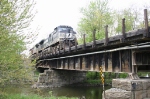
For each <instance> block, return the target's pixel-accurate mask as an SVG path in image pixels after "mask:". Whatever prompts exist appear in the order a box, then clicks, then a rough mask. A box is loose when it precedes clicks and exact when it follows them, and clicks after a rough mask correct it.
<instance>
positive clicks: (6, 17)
mask: <svg viewBox="0 0 150 99" xmlns="http://www.w3.org/2000/svg"><path fill="white" fill-rule="evenodd" d="M32 5H33V0H1V2H0V30H1V31H0V35H1V36H0V83H1V84H4V83H6V82H8V81H10V80H14V79H18V78H22V77H23V76H25V74H26V73H27V71H26V69H27V67H26V66H24V64H23V63H24V60H23V59H24V57H22V55H21V52H22V51H23V50H24V49H25V43H24V41H23V40H24V39H25V36H24V34H25V31H24V30H25V28H27V27H28V26H29V24H30V21H31V20H32V18H33V15H32V13H31V11H32V8H33V7H32Z"/></svg>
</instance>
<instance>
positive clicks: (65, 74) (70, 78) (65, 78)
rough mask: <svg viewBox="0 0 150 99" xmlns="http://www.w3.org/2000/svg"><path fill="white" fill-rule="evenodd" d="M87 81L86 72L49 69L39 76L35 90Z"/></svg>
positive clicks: (34, 86)
mask: <svg viewBox="0 0 150 99" xmlns="http://www.w3.org/2000/svg"><path fill="white" fill-rule="evenodd" d="M85 79H86V72H85V71H76V70H59V69H55V70H52V69H48V70H45V71H44V73H40V74H39V78H38V81H37V83H36V84H34V85H33V86H32V87H33V88H42V87H43V88H52V87H61V86H64V85H70V84H74V83H78V82H82V81H84V80H85Z"/></svg>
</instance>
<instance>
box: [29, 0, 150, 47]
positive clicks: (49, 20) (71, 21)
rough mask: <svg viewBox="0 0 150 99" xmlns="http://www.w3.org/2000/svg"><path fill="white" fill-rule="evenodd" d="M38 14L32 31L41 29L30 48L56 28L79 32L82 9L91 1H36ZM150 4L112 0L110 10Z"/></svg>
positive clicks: (149, 1)
mask: <svg viewBox="0 0 150 99" xmlns="http://www.w3.org/2000/svg"><path fill="white" fill-rule="evenodd" d="M35 1H36V5H35V9H36V10H37V14H36V16H35V17H34V19H33V22H32V23H31V29H33V30H34V29H36V28H37V27H39V29H40V30H39V35H38V37H37V39H36V41H35V42H34V43H32V44H31V46H30V47H33V45H35V44H36V43H38V42H39V41H40V40H41V39H43V38H46V37H48V35H49V34H50V33H51V32H52V31H53V29H54V28H55V27H56V26H59V25H69V26H72V27H73V28H74V30H75V31H76V30H77V25H78V22H79V21H80V18H81V17H82V14H81V13H80V8H81V7H86V6H87V5H88V3H89V1H91V0H35ZM146 3H147V4H148V3H150V0H110V8H112V9H117V10H118V9H124V8H129V7H131V6H136V7H140V6H143V5H144V4H146Z"/></svg>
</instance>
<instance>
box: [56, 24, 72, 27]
mask: <svg viewBox="0 0 150 99" xmlns="http://www.w3.org/2000/svg"><path fill="white" fill-rule="evenodd" d="M56 28H72V27H71V26H68V25H60V26H57V27H56Z"/></svg>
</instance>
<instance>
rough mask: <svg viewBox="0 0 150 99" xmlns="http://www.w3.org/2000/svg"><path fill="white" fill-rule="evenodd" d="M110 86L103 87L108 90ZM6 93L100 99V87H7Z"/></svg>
mask: <svg viewBox="0 0 150 99" xmlns="http://www.w3.org/2000/svg"><path fill="white" fill-rule="evenodd" d="M109 88H111V86H105V89H109ZM5 90H6V91H7V93H12V94H13V93H21V94H39V95H42V96H50V94H49V92H52V94H53V95H54V96H67V97H85V98H86V99H102V86H101V87H83V86H76V87H72V86H67V87H59V88H51V89H50V88H44V89H33V88H31V86H29V85H26V86H9V87H7V88H5Z"/></svg>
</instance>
